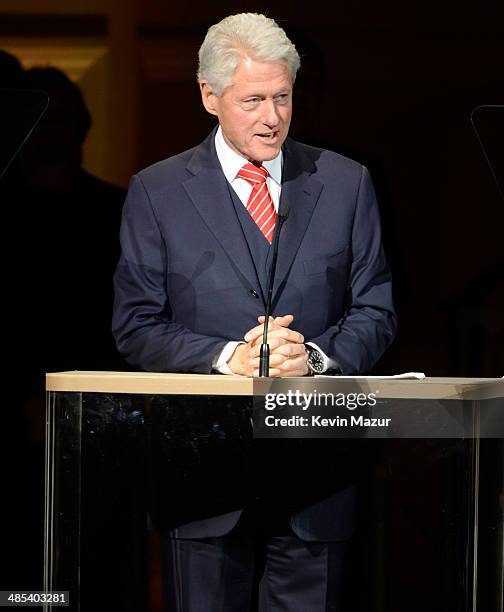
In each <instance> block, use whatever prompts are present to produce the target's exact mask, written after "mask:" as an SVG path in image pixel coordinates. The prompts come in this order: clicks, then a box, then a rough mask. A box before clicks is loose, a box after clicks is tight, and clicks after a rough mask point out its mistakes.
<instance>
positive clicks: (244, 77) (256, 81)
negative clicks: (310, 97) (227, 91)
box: [231, 57, 292, 88]
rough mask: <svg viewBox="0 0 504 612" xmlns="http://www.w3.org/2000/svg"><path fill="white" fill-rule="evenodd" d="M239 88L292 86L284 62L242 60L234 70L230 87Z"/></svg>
mask: <svg viewBox="0 0 504 612" xmlns="http://www.w3.org/2000/svg"><path fill="white" fill-rule="evenodd" d="M233 85H235V86H239V87H241V88H250V87H252V88H254V87H257V86H259V87H260V86H264V87H272V86H273V87H288V88H290V87H291V86H292V78H291V75H290V72H289V69H288V66H287V63H286V62H284V61H280V60H279V61H275V62H261V61H258V60H253V59H250V58H248V57H247V58H244V60H243V61H242V62H240V64H239V65H238V67H237V68H236V71H235V73H234V76H233V81H232V83H231V86H233Z"/></svg>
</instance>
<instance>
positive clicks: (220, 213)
mask: <svg viewBox="0 0 504 612" xmlns="http://www.w3.org/2000/svg"><path fill="white" fill-rule="evenodd" d="M214 138H215V130H213V131H212V133H211V134H210V135H209V136H208V138H206V140H204V141H203V142H202V143H201V145H199V146H198V147H196V149H195V151H194V153H193V156H192V157H191V159H190V160H189V162H188V164H187V169H188V170H189V172H190V173H191V174H192V175H193V176H192V177H191V178H189V179H188V180H187V181H185V182H184V184H183V185H184V189H185V190H186V192H187V195H188V196H189V197H190V199H191V200H192V202H193V204H194V206H195V207H196V208H197V210H198V212H199V214H200V215H201V217H202V218H203V221H204V222H205V223H206V225H207V226H208V228H209V230H210V231H211V232H212V233H213V235H214V236H215V238H216V239H217V240H218V241H219V243H220V244H221V246H222V248H223V249H224V250H225V251H226V253H227V254H228V256H229V258H230V259H231V261H233V263H234V264H235V265H236V267H237V268H238V269H239V270H240V272H241V273H242V274H243V276H244V277H245V279H246V281H247V283H248V285H249V287H250V288H257V287H260V283H259V280H258V278H257V273H256V270H255V266H254V262H253V260H252V257H251V255H250V251H249V248H248V244H247V241H246V239H245V236H244V235H243V230H242V227H241V225H240V221H239V219H238V218H237V216H236V212H235V210H234V206H233V205H232V202H231V198H230V193H229V186H228V183H227V181H226V177H225V176H224V173H223V172H222V168H221V166H220V164H219V160H218V158H217V153H216V152H215V142H214Z"/></svg>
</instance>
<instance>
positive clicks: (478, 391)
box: [46, 371, 504, 400]
mask: <svg viewBox="0 0 504 612" xmlns="http://www.w3.org/2000/svg"><path fill="white" fill-rule="evenodd" d="M257 380H258V379H253V378H246V377H242V376H223V375H221V374H209V375H207V374H165V373H159V372H80V371H73V372H56V373H51V374H46V390H47V391H70V392H71V391H75V392H81V391H82V392H88V393H148V394H161V395H162V394H167V395H250V396H251V395H253V394H254V388H255V391H256V393H257V391H258V386H257ZM269 380H270V381H273V380H276V381H278V380H279V379H269ZM281 380H282V382H284V383H286V384H287V385H288V384H289V383H291V385H290V386H292V388H293V389H295V388H296V387H297V386H304V385H310V386H311V387H316V386H317V384H318V385H319V386H320V388H321V389H320V390H321V391H322V390H323V389H322V387H324V388H325V389H326V390H327V386H325V385H327V384H330V385H331V386H332V385H334V391H335V392H341V393H348V392H350V391H352V392H355V391H356V390H359V391H362V392H364V393H366V392H369V391H373V392H375V393H378V394H379V395H380V396H381V397H384V398H412V399H413V398H416V399H468V400H471V399H490V398H497V397H504V379H501V378H425V379H422V380H406V379H377V378H357V379H352V378H346V377H343V378H339V377H335V378H334V379H331V380H330V381H329V383H326V381H328V380H329V379H326V378H323V379H319V378H306V377H304V378H290V379H287V378H283V379H281ZM254 382H255V384H254ZM264 382H266V383H267V382H268V379H261V384H263V383H264Z"/></svg>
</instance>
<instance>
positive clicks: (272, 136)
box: [256, 130, 279, 140]
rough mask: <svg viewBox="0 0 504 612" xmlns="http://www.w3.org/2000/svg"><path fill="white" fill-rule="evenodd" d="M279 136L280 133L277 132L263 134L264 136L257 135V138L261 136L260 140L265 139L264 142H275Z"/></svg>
mask: <svg viewBox="0 0 504 612" xmlns="http://www.w3.org/2000/svg"><path fill="white" fill-rule="evenodd" d="M278 134H279V131H278V130H276V131H275V132H263V133H262V134H256V136H259V137H260V138H263V139H264V140H275V139H276V137H277V136H278Z"/></svg>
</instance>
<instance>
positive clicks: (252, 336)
mask: <svg viewBox="0 0 504 612" xmlns="http://www.w3.org/2000/svg"><path fill="white" fill-rule="evenodd" d="M293 318H294V317H293V316H292V315H285V317H280V320H281V321H280V322H281V323H284V324H287V323H288V322H291V321H292V319H293ZM277 319H278V317H277ZM258 320H260V321H261V320H262V322H261V323H260V324H259V325H256V326H255V327H253V328H252V329H249V331H248V332H247V333H246V334H245V336H244V338H245V342H251V343H253V342H255V341H256V340H257V339H258V338H262V336H263V334H264V320H265V318H264V317H263V316H260V317H258ZM277 329H287V328H286V327H285V325H280V324H278V323H277V322H276V319H273V317H270V318H269V323H268V334H269V333H270V332H273V331H275V330H277Z"/></svg>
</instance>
